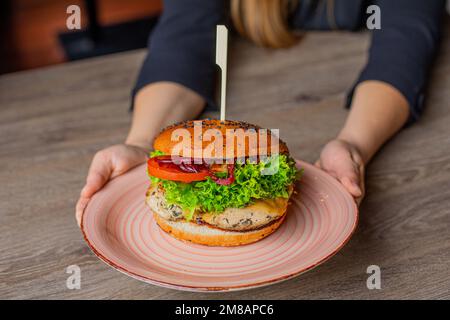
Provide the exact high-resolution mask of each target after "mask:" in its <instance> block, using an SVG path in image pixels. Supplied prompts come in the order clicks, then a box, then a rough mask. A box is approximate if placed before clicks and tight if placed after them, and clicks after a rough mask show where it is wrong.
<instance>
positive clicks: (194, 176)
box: [147, 156, 209, 183]
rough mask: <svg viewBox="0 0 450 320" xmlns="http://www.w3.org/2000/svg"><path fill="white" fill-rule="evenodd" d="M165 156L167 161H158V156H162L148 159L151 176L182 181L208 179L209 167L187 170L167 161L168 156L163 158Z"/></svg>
mask: <svg viewBox="0 0 450 320" xmlns="http://www.w3.org/2000/svg"><path fill="white" fill-rule="evenodd" d="M163 157H164V159H165V162H166V163H162V162H161V161H158V158H160V157H153V158H150V159H148V161H147V169H148V173H149V174H150V175H151V176H153V177H156V178H159V179H164V180H172V181H180V182H185V183H189V182H193V181H202V180H206V178H207V177H208V176H209V171H208V170H207V169H201V171H199V172H186V171H183V170H182V169H181V168H180V167H179V166H178V165H176V164H174V163H170V162H169V163H167V157H166V156H161V158H163Z"/></svg>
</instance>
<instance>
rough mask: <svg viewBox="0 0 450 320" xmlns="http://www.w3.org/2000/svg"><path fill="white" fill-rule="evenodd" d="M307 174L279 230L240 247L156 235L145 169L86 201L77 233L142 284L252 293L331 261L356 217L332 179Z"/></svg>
mask: <svg viewBox="0 0 450 320" xmlns="http://www.w3.org/2000/svg"><path fill="white" fill-rule="evenodd" d="M297 165H298V166H299V167H300V168H303V169H304V170H305V172H304V175H303V178H302V180H301V182H300V183H299V185H298V188H297V191H298V194H296V195H294V196H293V197H292V199H291V200H292V204H291V206H290V208H289V211H288V213H287V217H286V220H285V222H284V223H283V224H282V226H281V227H280V228H279V229H278V230H277V231H275V232H274V233H273V234H272V235H270V236H269V237H267V238H265V239H263V240H261V241H259V242H256V243H253V244H249V245H244V246H240V247H207V246H202V245H196V244H191V243H185V242H182V241H179V240H176V239H174V238H173V237H171V236H170V235H168V234H166V233H165V232H164V231H162V230H160V229H159V227H158V225H157V224H156V223H155V221H154V220H153V216H152V214H150V212H149V209H148V208H147V207H146V206H145V204H144V195H145V191H146V189H147V187H148V184H149V181H148V178H147V175H146V168H145V165H142V166H140V167H137V168H135V169H133V170H132V171H130V172H129V173H127V174H125V175H123V176H121V177H119V178H117V179H114V180H112V181H111V182H110V183H108V184H107V185H106V187H105V188H104V189H102V190H101V191H100V192H99V193H97V194H96V195H95V196H94V197H93V198H92V200H91V201H90V202H89V204H88V206H87V208H86V210H85V212H84V215H83V218H82V224H81V229H82V231H83V234H84V238H85V240H86V242H87V243H88V244H89V246H90V247H91V249H92V250H93V252H94V253H95V254H96V255H97V256H98V257H99V258H100V259H101V260H103V261H104V262H106V263H107V264H108V265H110V266H112V267H113V268H115V269H117V270H119V271H121V272H123V273H125V274H127V275H129V276H131V277H133V278H136V279H139V280H142V281H145V282H148V283H151V284H155V285H159V286H164V287H170V288H176V289H180V290H189V291H225V290H239V289H247V288H253V287H258V286H263V285H268V284H271V283H275V282H279V281H282V280H286V279H289V278H292V277H294V276H297V275H299V274H301V273H303V272H305V271H308V270H310V269H312V268H313V267H315V266H317V265H319V264H320V263H322V262H324V261H325V260H327V259H328V258H330V257H331V256H333V255H334V254H335V253H336V252H337V251H338V250H339V249H341V248H342V246H343V245H344V244H345V243H346V242H347V241H348V239H349V238H350V236H351V235H352V233H353V231H354V229H355V227H356V224H357V220H358V213H357V207H356V205H355V202H354V201H353V199H352V197H351V196H350V194H348V193H347V192H346V191H345V190H344V188H343V187H342V186H341V185H340V184H339V183H338V182H337V181H336V180H335V179H334V178H332V177H331V176H329V175H328V174H326V173H324V172H323V171H321V170H319V169H317V168H316V167H314V166H312V165H310V164H308V163H305V162H302V161H297Z"/></svg>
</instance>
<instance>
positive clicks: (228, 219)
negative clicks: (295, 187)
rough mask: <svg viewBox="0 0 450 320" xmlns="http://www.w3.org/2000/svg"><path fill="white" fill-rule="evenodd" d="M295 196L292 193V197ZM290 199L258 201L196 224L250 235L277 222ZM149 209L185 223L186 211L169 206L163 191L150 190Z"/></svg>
mask: <svg viewBox="0 0 450 320" xmlns="http://www.w3.org/2000/svg"><path fill="white" fill-rule="evenodd" d="M291 193H292V190H290V192H289V194H291ZM288 200H289V199H287V198H275V199H264V200H261V199H259V200H255V201H254V202H253V203H252V204H250V205H248V206H246V207H243V208H227V209H225V210H224V211H223V212H221V213H214V212H211V213H196V214H195V219H196V221H197V222H200V223H201V222H204V223H207V224H209V225H211V226H214V227H217V228H220V229H224V230H234V231H248V230H254V229H258V228H260V227H263V226H265V225H267V224H269V223H271V222H272V221H275V220H278V219H279V218H280V217H282V216H283V214H284V213H285V212H286V210H287V206H288ZM146 202H147V205H148V206H149V207H150V209H151V210H152V211H154V212H155V213H157V214H158V215H159V216H161V217H162V218H164V219H166V220H170V221H176V220H179V219H183V210H182V209H181V207H179V206H178V205H174V204H167V202H166V199H165V197H164V190H162V189H161V188H159V187H157V186H151V187H150V188H149V189H148V191H147V200H146Z"/></svg>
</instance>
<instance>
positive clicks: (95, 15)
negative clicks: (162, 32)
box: [0, 0, 162, 74]
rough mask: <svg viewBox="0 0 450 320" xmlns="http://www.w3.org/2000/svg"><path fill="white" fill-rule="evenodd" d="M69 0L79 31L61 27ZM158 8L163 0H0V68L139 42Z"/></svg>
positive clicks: (47, 61)
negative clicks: (77, 11)
mask: <svg viewBox="0 0 450 320" xmlns="http://www.w3.org/2000/svg"><path fill="white" fill-rule="evenodd" d="M70 5H78V6H79V7H80V9H81V26H82V30H80V31H78V30H68V29H67V27H66V19H67V17H68V16H69V14H67V13H66V10H67V7H68V6H70ZM161 10H162V0H127V1H124V0H2V1H0V39H1V40H0V74H4V73H9V72H15V71H21V70H27V69H33V68H39V67H43V66H48V65H54V64H59V63H63V62H67V61H71V60H78V59H83V58H87V57H92V56H98V55H103V54H109V53H114V52H120V51H126V50H132V49H137V48H143V47H145V46H146V42H147V36H148V33H149V32H150V30H151V29H152V27H153V26H154V24H155V23H156V21H157V17H158V16H159V14H160V12H161ZM130 34H131V35H133V36H131V37H130Z"/></svg>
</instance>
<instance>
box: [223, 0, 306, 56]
mask: <svg viewBox="0 0 450 320" xmlns="http://www.w3.org/2000/svg"><path fill="white" fill-rule="evenodd" d="M296 2H297V1H289V0H231V19H232V21H233V24H234V26H235V28H236V29H237V31H238V32H239V33H240V34H241V35H242V36H244V37H246V38H248V39H250V40H251V41H253V42H254V43H256V44H257V45H260V46H263V47H269V48H286V47H289V46H292V45H293V44H295V43H296V42H297V40H298V37H297V36H295V35H294V33H293V32H292V30H290V29H289V25H288V15H289V13H290V11H291V9H292V8H293V6H295V5H296Z"/></svg>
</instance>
